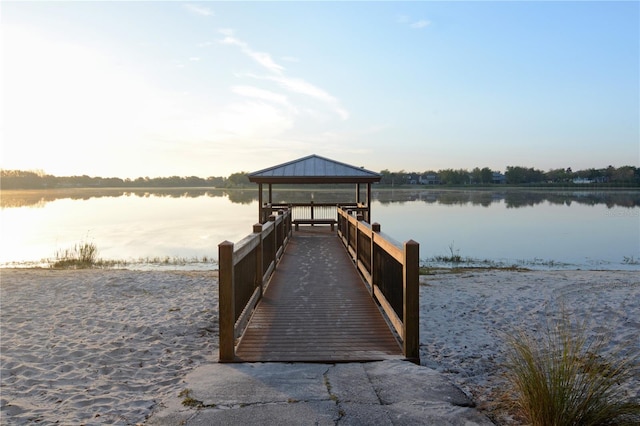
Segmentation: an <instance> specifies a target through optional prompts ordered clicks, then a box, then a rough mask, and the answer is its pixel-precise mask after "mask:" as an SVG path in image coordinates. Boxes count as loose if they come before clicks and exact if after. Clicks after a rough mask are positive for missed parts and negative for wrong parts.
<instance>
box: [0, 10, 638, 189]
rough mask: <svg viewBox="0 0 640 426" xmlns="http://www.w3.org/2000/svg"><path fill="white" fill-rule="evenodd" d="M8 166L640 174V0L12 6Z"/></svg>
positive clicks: (92, 170) (7, 25) (141, 172)
mask: <svg viewBox="0 0 640 426" xmlns="http://www.w3.org/2000/svg"><path fill="white" fill-rule="evenodd" d="M0 27H1V29H0V31H1V37H2V39H1V45H2V71H1V72H2V93H1V98H2V111H1V112H2V121H1V123H0V137H1V140H2V142H1V143H2V151H1V152H0V166H1V167H2V168H3V169H21V170H42V171H44V172H46V173H49V174H54V175H58V176H69V175H85V174H86V175H89V176H102V177H121V178H127V177H129V178H136V177H141V176H142V177H144V176H148V177H160V176H199V177H209V176H228V175H230V174H231V173H235V172H239V171H247V172H251V171H256V170H260V169H263V168H266V167H270V166H273V165H276V164H280V163H283V162H287V161H290V160H294V159H297V158H300V157H304V156H307V155H311V154H317V155H320V156H324V157H328V158H331V159H334V160H337V161H341V162H345V163H348V164H352V165H356V166H363V167H365V168H367V169H370V170H373V171H381V170H383V169H388V170H391V171H400V170H405V171H417V172H421V171H427V170H436V171H437V170H441V169H448V168H453V169H459V168H463V169H468V170H471V169H473V168H474V167H480V168H482V167H489V168H491V169H493V170H496V171H504V170H505V169H506V167H507V166H523V167H534V168H537V169H541V170H544V171H547V170H550V169H557V168H567V167H571V168H572V169H573V170H574V171H575V170H582V169H588V168H604V167H607V166H609V165H613V166H614V167H621V166H624V165H632V166H636V167H638V166H640V125H639V123H640V85H639V80H640V65H639V61H640V59H639V58H640V47H639V45H640V29H639V28H640V2H637V1H626V2H609V1H606V2H605V1H603V2H586V1H572V2H557V1H536V2H517V1H515V2H502V1H493V2H432V1H423V2H420V1H412V2H339V1H336V2H302V1H295V2H294V1H289V2H284V1H282V2H242V1H238V2H186V1H180V2H174V1H162V2H146V1H145V2H142V1H112V2H71V1H66V2H12V1H3V2H2V3H0Z"/></svg>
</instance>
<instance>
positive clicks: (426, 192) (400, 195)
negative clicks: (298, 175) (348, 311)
mask: <svg viewBox="0 0 640 426" xmlns="http://www.w3.org/2000/svg"><path fill="white" fill-rule="evenodd" d="M264 192H265V195H264V197H265V200H266V197H267V195H266V190H265V191H264ZM355 196H356V194H355V191H354V189H353V188H345V187H344V186H341V187H338V188H326V187H322V188H318V189H313V188H309V187H307V188H304V189H302V190H300V189H295V188H284V189H280V188H276V187H274V189H273V192H272V200H273V201H274V202H276V203H305V202H310V201H314V202H316V203H336V204H337V203H344V202H354V201H355ZM103 197H142V198H147V197H168V198H198V197H226V198H228V199H229V201H230V202H232V203H235V204H251V203H253V202H257V201H258V190H257V188H241V189H240V188H238V189H229V188H225V189H217V188H153V189H150V188H141V189H122V188H106V189H94V188H69V189H50V190H10V191H2V196H1V197H0V206H1V207H2V208H3V209H5V208H18V207H33V208H39V207H44V206H45V205H46V204H47V203H49V202H52V201H56V200H59V199H71V200H89V199H91V198H103ZM372 197H373V200H375V201H378V202H379V203H381V204H384V205H386V204H397V203H400V204H401V203H405V202H409V201H422V202H424V203H427V204H432V203H435V204H442V205H460V206H464V205H476V206H477V205H480V206H485V207H488V206H490V205H491V204H494V203H504V204H505V205H506V207H507V208H521V207H532V206H536V205H539V204H542V203H548V204H555V205H567V206H570V205H571V204H572V203H578V204H582V205H594V206H595V205H598V204H604V205H606V206H607V207H608V208H612V207H628V208H633V207H638V206H640V191H638V190H566V191H565V190H529V189H521V188H507V189H501V190H498V189H495V190H494V189H431V188H415V189H413V188H408V189H405V188H403V189H394V188H376V189H374V190H373V191H372ZM362 199H364V196H362Z"/></svg>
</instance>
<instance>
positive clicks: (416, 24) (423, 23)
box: [409, 19, 431, 29]
mask: <svg viewBox="0 0 640 426" xmlns="http://www.w3.org/2000/svg"><path fill="white" fill-rule="evenodd" d="M429 25H431V21H427V20H426V19H421V20H419V21H416V22H414V23H412V24H410V25H409V26H410V27H411V28H416V29H419V28H424V27H428V26H429Z"/></svg>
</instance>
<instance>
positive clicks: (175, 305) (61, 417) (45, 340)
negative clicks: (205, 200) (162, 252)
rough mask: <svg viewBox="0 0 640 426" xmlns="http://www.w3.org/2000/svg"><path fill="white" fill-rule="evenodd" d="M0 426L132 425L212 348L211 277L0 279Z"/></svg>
mask: <svg viewBox="0 0 640 426" xmlns="http://www.w3.org/2000/svg"><path fill="white" fill-rule="evenodd" d="M1 291H2V292H1V299H0V300H1V301H2V310H1V313H0V315H1V316H0V324H1V327H2V328H1V330H2V334H1V337H2V351H1V354H0V361H1V362H0V364H1V371H0V375H1V378H2V397H1V406H2V407H1V410H2V411H1V413H2V423H3V424H24V423H31V422H39V423H41V424H50V423H54V422H60V423H63V424H136V423H139V422H142V421H144V419H145V418H146V416H148V415H149V414H150V412H151V409H152V408H153V407H154V406H155V405H156V403H157V402H158V401H159V400H161V399H162V398H163V396H165V395H167V394H168V393H169V392H173V391H175V389H176V386H177V385H178V383H179V382H180V381H181V379H182V378H183V377H184V375H185V374H186V373H187V372H188V371H190V370H191V369H192V368H193V367H194V366H195V365H198V364H201V363H203V362H205V361H212V360H213V359H214V350H215V349H216V348H217V343H218V337H217V311H218V305H217V303H218V297H217V277H216V273H215V272H139V271H138V272H132V271H119V270H111V271H97V270H89V271H49V270H18V271H3V272H2V284H1Z"/></svg>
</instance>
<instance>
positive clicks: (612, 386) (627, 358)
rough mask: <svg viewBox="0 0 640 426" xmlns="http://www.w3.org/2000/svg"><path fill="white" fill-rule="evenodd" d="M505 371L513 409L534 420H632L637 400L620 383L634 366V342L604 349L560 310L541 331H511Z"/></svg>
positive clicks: (638, 409)
mask: <svg viewBox="0 0 640 426" xmlns="http://www.w3.org/2000/svg"><path fill="white" fill-rule="evenodd" d="M507 340H508V343H509V348H510V356H509V360H508V372H507V377H508V379H509V381H510V383H511V384H512V386H513V391H514V392H513V395H514V399H515V401H514V403H515V407H516V411H517V414H518V415H519V416H521V417H523V418H524V419H525V422H526V423H528V424H531V425H534V426H542V425H545V426H548V425H554V426H561V425H585V426H586V425H637V424H640V403H639V402H638V401H637V400H636V401H633V400H632V399H630V398H629V397H628V396H627V394H626V391H625V390H624V388H623V387H622V386H621V385H622V384H624V382H625V381H626V380H627V379H628V378H630V377H631V375H633V374H634V370H635V369H637V368H638V365H637V361H638V347H637V342H636V343H631V346H630V347H628V348H625V349H617V350H613V351H611V350H609V349H608V345H607V343H608V341H607V340H608V339H606V338H604V337H595V338H592V337H590V336H589V335H588V334H587V332H586V328H585V323H584V322H578V321H571V320H570V318H569V317H568V316H567V315H566V314H562V315H561V316H560V319H557V320H554V321H551V323H549V324H548V325H547V328H546V329H545V330H543V332H542V333H538V334H537V335H531V334H527V333H525V332H518V333H515V334H513V335H511V336H509V338H508V339H507Z"/></svg>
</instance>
